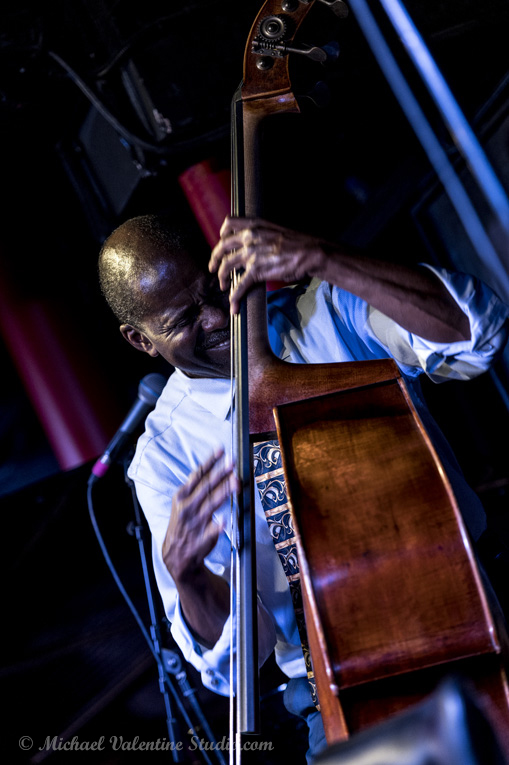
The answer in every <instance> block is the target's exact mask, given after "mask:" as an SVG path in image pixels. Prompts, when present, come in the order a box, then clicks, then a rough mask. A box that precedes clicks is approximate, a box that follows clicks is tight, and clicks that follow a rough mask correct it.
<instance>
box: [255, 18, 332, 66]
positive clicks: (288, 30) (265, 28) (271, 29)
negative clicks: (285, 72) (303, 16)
mask: <svg viewBox="0 0 509 765" xmlns="http://www.w3.org/2000/svg"><path fill="white" fill-rule="evenodd" d="M292 33H293V25H292V20H291V18H290V17H289V16H286V15H284V14H277V15H276V14H274V15H271V16H265V18H263V19H261V21H260V23H259V24H258V30H257V33H256V35H255V37H254V38H253V41H252V48H251V50H252V52H253V53H254V54H255V55H257V56H259V60H258V63H257V67H258V68H259V69H270V68H271V67H272V65H273V59H275V58H283V57H284V56H287V55H288V54H289V53H297V54H299V55H302V56H305V57H306V58H308V59H310V60H311V61H317V62H319V63H321V64H325V63H329V62H331V61H335V60H336V59H337V58H338V55H339V46H338V45H337V44H336V43H330V44H328V45H324V46H322V47H318V46H317V45H307V44H306V43H295V42H294V43H287V42H285V40H287V39H288V38H289V37H291V36H292Z"/></svg>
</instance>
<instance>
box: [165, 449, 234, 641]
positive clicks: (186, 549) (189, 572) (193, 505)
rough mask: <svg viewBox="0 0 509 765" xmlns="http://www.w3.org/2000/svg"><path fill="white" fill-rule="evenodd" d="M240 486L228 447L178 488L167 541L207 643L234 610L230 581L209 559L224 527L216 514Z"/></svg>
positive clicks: (170, 561) (186, 604) (171, 567)
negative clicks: (228, 459)
mask: <svg viewBox="0 0 509 765" xmlns="http://www.w3.org/2000/svg"><path fill="white" fill-rule="evenodd" d="M237 486H238V479H237V478H236V476H235V474H234V471H233V468H232V466H231V465H230V464H228V463H227V462H226V461H225V459H224V453H223V452H222V451H217V452H215V453H214V454H213V455H212V456H211V457H210V458H209V459H208V460H207V461H206V462H205V463H204V464H203V465H202V466H201V467H200V468H198V470H196V471H195V472H194V473H192V475H191V476H190V478H189V480H188V481H187V483H185V484H184V485H183V486H181V487H180V489H179V490H178V491H177V492H176V493H175V495H174V497H173V503H172V512H171V518H170V522H169V524H168V530H167V532H166V537H165V539H164V542H163V551H162V552H163V560H164V563H165V565H166V568H167V569H168V571H169V572H170V574H171V576H172V577H173V579H174V581H175V584H176V586H177V589H178V592H179V597H180V601H181V608H182V611H183V613H184V616H185V618H186V622H187V624H188V626H189V627H190V628H191V630H192V631H193V632H194V633H195V634H196V635H197V636H199V638H200V640H201V642H203V643H204V644H205V645H208V644H211V645H212V644H214V643H215V642H216V640H217V639H218V637H219V635H220V634H221V631H222V628H223V625H224V622H225V620H226V618H227V616H228V612H229V588H228V584H227V582H225V581H224V579H221V578H220V577H218V576H216V575H215V574H213V573H212V572H211V571H210V570H209V569H208V568H207V567H206V566H205V564H204V560H205V557H206V556H207V555H208V554H209V553H210V551H211V550H212V549H213V547H214V545H215V544H216V542H217V539H218V537H219V534H220V533H221V531H222V528H221V526H220V525H219V524H217V523H215V522H214V521H213V518H212V516H213V514H214V512H215V511H216V510H218V509H219V508H220V507H221V505H222V504H223V502H224V501H225V500H226V499H227V498H228V497H229V496H231V494H232V493H233V492H234V491H235V490H236V489H237Z"/></svg>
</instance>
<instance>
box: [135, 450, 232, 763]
mask: <svg viewBox="0 0 509 765" xmlns="http://www.w3.org/2000/svg"><path fill="white" fill-rule="evenodd" d="M131 456H132V455H130V456H129V458H126V459H125V460H124V462H123V465H124V478H125V482H126V484H127V485H128V486H129V488H130V489H131V497H132V503H133V508H134V517H135V523H134V524H132V525H131V528H132V531H133V533H134V535H135V536H136V539H137V540H138V547H139V552H140V558H141V565H142V571H143V579H144V582H145V590H146V593H147V603H148V608H149V614H150V622H151V624H150V637H151V639H152V646H153V650H152V653H153V656H154V658H155V660H156V663H157V668H158V671H159V689H160V691H161V693H162V695H163V698H164V704H165V709H166V724H167V727H168V736H169V740H170V741H173V742H177V741H183V739H182V737H180V738H177V737H176V736H175V726H176V727H177V728H178V721H177V720H176V719H175V717H174V715H173V713H172V709H171V700H170V695H169V693H168V690H169V689H171V691H172V695H173V696H175V695H176V690H175V688H174V687H173V684H172V680H171V678H170V676H169V675H168V672H170V674H172V675H175V676H176V678H177V680H178V683H179V686H180V689H181V691H182V693H183V695H184V697H185V698H187V700H188V701H189V703H190V705H191V707H192V709H193V711H194V713H195V714H196V716H197V719H198V723H199V725H200V726H201V727H202V729H203V731H204V732H205V734H206V736H207V737H208V739H209V741H210V742H211V744H212V747H211V748H212V749H213V750H214V751H215V753H216V757H217V760H218V762H219V763H220V765H226V761H225V759H224V757H223V754H222V752H221V750H220V749H219V746H218V744H217V742H216V741H215V738H214V735H213V733H212V730H211V729H210V726H209V724H208V722H207V720H206V718H205V716H204V714H203V711H202V709H201V707H200V705H199V702H198V700H197V699H196V696H195V694H196V690H195V689H194V688H192V687H191V685H190V684H189V682H188V680H187V676H186V673H185V671H184V670H183V669H182V662H181V660H180V657H179V655H178V654H177V653H176V652H174V651H170V650H167V649H164V648H162V641H161V631H160V625H159V620H158V617H157V608H156V601H155V598H154V590H153V586H152V580H151V577H150V569H149V565H148V558H147V551H146V547H145V524H144V521H143V518H142V513H141V509H140V504H139V502H138V497H137V495H136V488H135V486H134V482H133V481H132V480H131V479H130V478H129V476H128V475H127V469H128V467H129V464H130V462H131ZM180 706H181V709H182V704H181V703H180ZM182 711H183V713H184V714H185V710H183V709H182ZM185 719H186V723H187V724H188V725H189V727H190V729H191V730H192V731H193V732H195V731H196V727H195V725H193V723H192V721H190V720H189V718H188V717H187V715H185ZM172 754H173V760H174V762H183V760H182V756H183V753H182V752H181V751H179V750H178V749H177V748H174V749H173V750H172ZM202 754H203V757H204V759H205V761H206V762H207V763H209V765H212V762H211V760H210V758H209V756H208V754H207V751H206V750H203V752H202Z"/></svg>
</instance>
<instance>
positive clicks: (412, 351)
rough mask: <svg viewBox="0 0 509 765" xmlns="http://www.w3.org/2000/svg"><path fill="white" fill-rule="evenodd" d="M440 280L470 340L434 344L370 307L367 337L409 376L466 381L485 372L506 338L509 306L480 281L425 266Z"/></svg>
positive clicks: (440, 380) (435, 379)
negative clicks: (463, 320)
mask: <svg viewBox="0 0 509 765" xmlns="http://www.w3.org/2000/svg"><path fill="white" fill-rule="evenodd" d="M426 267H427V268H429V269H430V270H431V271H433V273H434V274H435V275H436V276H437V277H438V278H439V279H440V280H441V281H442V283H443V284H444V285H445V287H446V288H447V290H448V291H449V293H450V294H451V295H452V296H453V298H454V299H455V301H456V302H457V304H458V305H459V306H460V308H461V309H462V311H463V312H464V313H465V314H466V316H467V317H468V320H469V323H470V335H471V336H470V339H469V340H468V341H464V342H457V343H436V342H432V341H430V340H426V339H424V338H421V337H419V336H418V335H415V334H412V333H410V332H408V331H406V330H405V329H403V328H402V327H400V326H399V325H398V324H396V323H395V322H394V321H392V320H391V319H389V318H388V317H387V316H385V315H384V314H383V313H381V312H380V311H377V310H376V309H374V308H369V309H368V318H367V327H366V329H367V330H368V331H369V333H370V334H371V337H372V338H373V339H375V340H376V341H377V342H379V343H380V344H381V345H382V346H383V347H384V348H385V349H386V350H387V351H388V353H389V354H390V355H391V356H393V357H394V359H395V360H396V362H397V363H398V365H399V366H400V368H401V369H402V371H403V372H405V373H406V374H407V375H409V376H411V377H412V376H416V375H417V374H420V373H421V372H422V371H424V372H425V373H426V374H427V375H428V377H430V378H431V379H432V380H433V381H434V382H444V381H446V380H469V379H472V378H474V377H477V376H478V375H480V374H482V373H483V372H485V371H486V370H487V369H488V368H489V367H490V366H491V365H492V363H493V362H494V360H495V359H496V357H497V356H498V355H499V354H500V353H501V352H502V350H503V348H504V346H505V344H506V342H507V339H508V317H509V308H508V306H507V305H505V303H503V302H502V301H501V300H500V299H499V298H498V297H497V296H496V295H495V293H494V292H493V291H492V290H491V289H490V288H489V287H488V286H487V285H486V284H484V283H482V282H480V281H479V280H478V279H476V278H474V277H473V276H470V275H468V274H463V273H450V272H448V271H446V270H445V269H439V268H435V267H433V266H429V265H428V266H426Z"/></svg>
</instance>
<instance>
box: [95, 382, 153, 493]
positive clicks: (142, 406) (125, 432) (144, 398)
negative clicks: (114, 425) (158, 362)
mask: <svg viewBox="0 0 509 765" xmlns="http://www.w3.org/2000/svg"><path fill="white" fill-rule="evenodd" d="M166 382H167V381H166V378H165V377H164V376H163V375H160V374H150V375H146V376H145V377H144V378H143V379H142V380H141V382H140V384H139V386H138V398H137V399H136V401H135V402H134V404H133V405H132V407H131V409H130V411H129V413H128V415H127V417H126V418H125V420H124V422H123V423H122V425H121V426H120V428H119V429H118V430H117V432H116V433H115V435H114V436H113V438H112V440H111V441H110V443H109V444H108V446H107V447H106V449H105V451H104V452H103V455H102V456H101V457H100V458H99V459H98V460H97V462H96V463H95V465H94V467H93V468H92V475H93V476H95V477H96V478H102V476H103V475H104V474H105V473H107V471H108V470H109V468H110V465H111V464H112V462H114V461H115V460H116V458H117V457H118V456H119V454H120V453H121V452H122V450H123V449H124V447H125V446H126V445H128V444H129V443H130V441H131V436H132V434H133V433H134V432H135V431H136V429H137V428H138V427H139V426H140V425H141V423H142V422H143V421H144V419H145V417H146V416H147V414H148V413H149V412H150V411H151V410H152V409H153V408H154V407H155V405H156V401H157V399H158V398H159V396H160V395H161V393H162V392H163V388H164V386H165V385H166Z"/></svg>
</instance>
